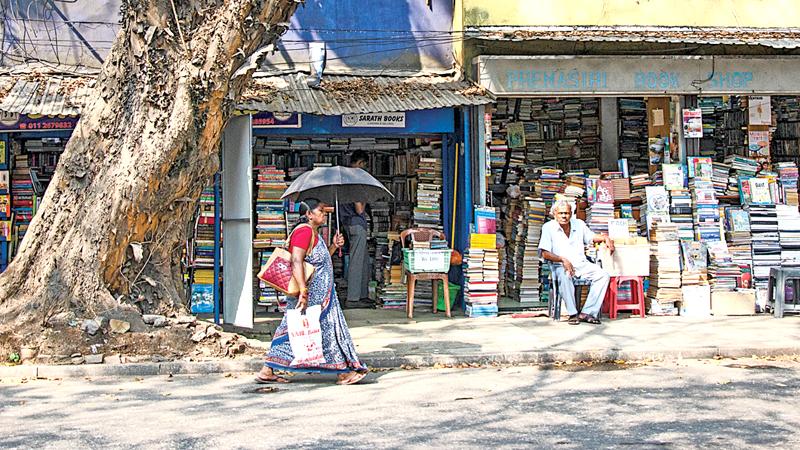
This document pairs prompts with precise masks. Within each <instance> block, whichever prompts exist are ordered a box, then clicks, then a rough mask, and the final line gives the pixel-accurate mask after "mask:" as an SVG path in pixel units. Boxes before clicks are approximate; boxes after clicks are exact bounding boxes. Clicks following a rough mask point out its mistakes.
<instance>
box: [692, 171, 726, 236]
mask: <svg viewBox="0 0 800 450" xmlns="http://www.w3.org/2000/svg"><path fill="white" fill-rule="evenodd" d="M689 190H690V191H691V193H692V204H693V206H694V214H693V215H692V219H693V221H694V238H695V239H697V240H698V241H719V240H720V239H722V232H721V231H720V230H721V228H720V224H721V222H720V214H719V202H718V201H717V198H716V196H715V194H714V192H715V190H714V185H713V183H712V182H711V181H707V180H701V179H699V178H693V179H692V180H691V181H690V182H689Z"/></svg>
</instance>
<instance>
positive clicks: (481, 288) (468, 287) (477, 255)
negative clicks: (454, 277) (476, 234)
mask: <svg viewBox="0 0 800 450" xmlns="http://www.w3.org/2000/svg"><path fill="white" fill-rule="evenodd" d="M464 257H465V260H464V286H465V289H464V302H465V303H466V313H467V317H495V316H497V282H498V281H499V277H500V274H499V270H498V269H499V268H498V261H499V260H498V256H497V250H496V249H481V248H470V249H468V250H467V251H466V252H465V254H464Z"/></svg>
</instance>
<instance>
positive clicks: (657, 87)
mask: <svg viewBox="0 0 800 450" xmlns="http://www.w3.org/2000/svg"><path fill="white" fill-rule="evenodd" d="M475 61H476V63H477V66H478V73H477V74H476V77H477V78H476V79H477V80H479V81H480V84H481V85H482V86H483V87H485V88H486V89H488V90H489V91H491V92H492V93H493V94H495V95H501V96H503V95H504V96H512V95H537V94H538V95H548V94H561V95H564V94H567V95H568V94H573V95H582V94H608V95H612V94H623V95H630V94H641V95H655V94H661V95H663V94H675V95H680V94H701V93H702V94H709V95H711V94H721V95H725V94H753V93H763V94H770V93H776V94H787V95H795V94H798V93H800V77H797V76H796V75H795V74H797V73H800V58H797V57H792V56H788V57H770V56H763V57H746V56H743V57H737V56H498V55H483V56H478V57H477V58H476V59H475Z"/></svg>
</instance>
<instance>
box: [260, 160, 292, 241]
mask: <svg viewBox="0 0 800 450" xmlns="http://www.w3.org/2000/svg"><path fill="white" fill-rule="evenodd" d="M255 170H256V188H257V192H256V233H255V239H254V241H253V246H254V247H256V248H267V247H281V246H283V245H284V244H285V242H286V216H285V208H284V201H283V200H281V195H283V192H284V191H285V190H286V186H287V183H286V182H285V181H284V178H285V173H284V172H283V170H280V169H277V168H275V166H258V167H256V168H255Z"/></svg>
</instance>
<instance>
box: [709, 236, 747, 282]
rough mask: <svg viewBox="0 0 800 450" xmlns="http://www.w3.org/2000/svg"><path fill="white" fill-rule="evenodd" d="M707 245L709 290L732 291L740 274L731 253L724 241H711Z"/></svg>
mask: <svg viewBox="0 0 800 450" xmlns="http://www.w3.org/2000/svg"><path fill="white" fill-rule="evenodd" d="M707 246H708V276H709V278H710V282H711V291H712V292H717V291H732V290H734V289H736V287H737V281H738V278H739V276H740V275H741V270H740V269H739V266H738V265H737V264H736V263H734V262H733V255H732V254H731V252H730V251H729V250H728V245H727V244H726V243H725V241H711V242H708V243H707Z"/></svg>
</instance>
